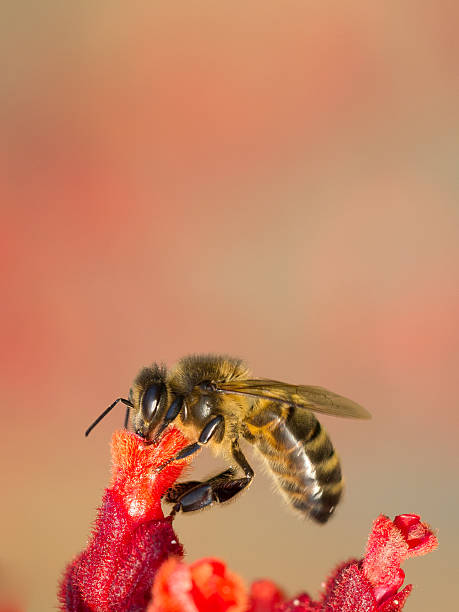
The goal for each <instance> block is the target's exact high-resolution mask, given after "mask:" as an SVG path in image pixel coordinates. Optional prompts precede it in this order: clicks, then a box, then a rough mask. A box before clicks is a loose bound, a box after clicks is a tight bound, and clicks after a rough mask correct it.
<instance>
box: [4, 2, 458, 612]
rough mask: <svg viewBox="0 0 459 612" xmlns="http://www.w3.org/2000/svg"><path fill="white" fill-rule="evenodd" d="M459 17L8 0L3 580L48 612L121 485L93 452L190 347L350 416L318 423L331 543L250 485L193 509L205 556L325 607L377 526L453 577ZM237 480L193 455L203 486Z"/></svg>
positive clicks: (420, 604)
mask: <svg viewBox="0 0 459 612" xmlns="http://www.w3.org/2000/svg"><path fill="white" fill-rule="evenodd" d="M458 18H459V9H458V5H457V3H454V2H451V3H446V2H438V1H435V2H434V1H433V0H432V1H427V2H423V3H418V2H412V1H410V0H408V1H407V2H403V3H400V2H384V3H370V4H368V3H366V2H363V1H360V2H359V1H353V2H346V3H336V4H334V3H327V5H326V6H325V5H324V6H321V7H319V8H318V7H317V6H315V4H314V3H308V2H285V3H284V2H282V3H277V2H254V3H250V5H249V6H247V4H245V3H244V4H241V5H235V4H234V3H231V4H228V5H227V4H224V3H215V2H203V1H200V2H193V3H183V5H180V6H178V5H177V4H176V3H168V2H160V3H129V5H128V4H125V3H114V2H108V1H105V2H98V3H93V2H73V3H67V2H65V3H54V2H40V3H24V4H23V3H21V2H11V3H10V6H9V7H6V17H5V18H4V19H2V25H1V26H0V27H2V28H3V30H4V31H3V32H2V34H1V37H0V40H1V44H2V46H3V47H4V48H3V52H2V56H3V57H4V58H6V60H7V65H6V71H5V72H2V74H3V77H2V87H1V89H2V90H3V93H2V106H1V110H0V120H1V121H2V128H1V129H2V134H3V136H2V138H1V142H0V172H1V177H0V178H1V189H2V192H3V193H2V194H0V197H1V202H2V204H3V206H2V208H3V211H2V230H3V231H2V242H1V247H0V248H1V249H2V250H3V251H4V253H3V256H2V258H1V262H2V264H1V265H2V274H1V281H0V282H1V283H2V285H3V287H2V303H1V307H2V314H1V325H2V339H1V345H2V351H1V354H2V363H1V368H0V377H1V398H2V406H3V408H2V411H3V419H2V422H3V426H2V431H3V432H4V433H3V436H2V445H1V451H0V452H1V463H2V466H3V469H2V480H3V484H2V503H1V505H0V508H1V510H0V513H1V521H0V525H1V528H0V529H1V531H0V533H1V548H0V585H1V588H2V589H4V590H5V591H10V592H11V591H13V592H16V593H19V595H20V596H21V597H22V599H23V601H25V602H26V604H25V608H26V609H27V610H31V611H32V612H39V611H42V610H50V609H53V607H55V605H56V599H55V592H56V584H57V580H58V577H59V574H60V572H61V571H62V570H63V569H64V567H65V565H66V563H67V562H68V561H69V560H70V559H71V557H72V555H74V554H76V553H77V552H78V551H79V550H80V549H81V548H82V547H84V545H85V541H86V537H87V535H88V532H89V525H90V522H91V520H92V519H93V518H94V515H95V508H96V506H97V505H98V503H99V501H100V497H101V493H102V490H103V488H104V486H105V485H106V483H107V481H108V474H109V441H110V436H111V432H112V431H113V430H114V429H115V428H117V427H118V426H119V425H120V424H121V423H122V418H123V417H122V411H121V410H119V411H118V412H115V413H114V414H113V415H111V416H110V418H107V419H106V420H105V422H104V423H103V424H101V425H100V427H99V428H98V429H97V430H95V431H94V433H93V435H92V436H91V437H90V438H88V439H85V438H84V437H83V431H84V429H85V428H86V426H87V425H88V424H89V423H90V422H91V420H92V419H93V418H94V417H95V416H96V415H97V414H99V413H100V412H101V411H102V410H103V409H104V408H105V407H106V406H107V405H108V404H109V403H110V402H111V401H112V400H113V399H114V398H116V397H118V396H120V395H125V394H126V393H127V392H128V389H129V386H130V383H131V380H132V379H133V377H134V376H135V374H136V372H137V370H138V369H139V368H140V367H141V366H143V365H145V364H148V363H151V362H152V361H165V362H166V363H168V364H170V365H171V364H172V363H173V362H174V361H175V360H176V359H178V358H179V357H181V356H182V355H184V354H187V353H190V352H209V351H214V352H226V353H229V354H235V355H238V356H241V357H243V358H245V359H246V360H247V361H248V363H249V364H250V366H251V368H252V370H253V372H254V374H255V375H258V376H265V377H272V378H277V379H281V380H282V379H283V380H286V381H289V382H296V383H304V384H308V383H309V384H319V385H323V386H327V387H329V388H331V389H333V390H335V391H337V392H340V393H343V394H345V395H348V396H350V397H352V398H353V399H355V400H357V401H359V402H360V403H362V404H363V405H365V406H366V407H367V408H368V409H369V410H370V411H371V412H372V414H373V420H372V421H370V422H350V421H345V420H340V419H332V418H323V421H322V422H323V423H324V424H325V426H326V427H327V429H328V430H329V432H330V434H331V435H332V438H333V440H334V442H335V444H336V447H337V449H338V451H339V453H340V455H341V458H342V462H343V469H344V473H345V477H346V481H347V492H346V496H345V499H344V501H343V503H342V505H341V506H340V508H339V510H338V512H337V513H336V516H335V518H334V519H333V520H332V521H331V522H330V523H329V524H328V525H327V526H325V527H320V526H316V525H314V524H312V523H310V522H304V521H301V520H299V519H297V518H295V516H293V515H291V514H290V513H289V511H288V509H287V508H286V507H285V506H284V504H283V502H282V500H281V499H280V497H278V496H277V495H276V494H274V493H273V492H272V491H273V488H272V484H271V482H270V480H269V478H268V477H267V475H266V474H264V473H263V468H262V467H260V463H259V462H258V461H257V460H256V458H255V457H254V456H253V454H252V453H250V451H248V455H249V456H250V458H251V460H252V462H253V463H254V465H255V467H256V471H257V477H256V479H255V481H254V483H253V486H252V487H251V489H250V490H249V491H248V492H247V493H246V494H245V495H244V496H242V497H241V498H240V499H238V500H237V503H236V502H235V503H234V504H231V505H230V506H229V507H225V508H215V509H212V510H210V511H207V512H203V513H201V514H199V515H190V516H180V517H178V518H177V521H176V529H177V532H178V534H179V537H180V539H181V541H182V543H183V544H184V545H185V547H186V549H187V551H188V555H189V559H196V558H198V557H201V556H207V555H216V556H218V557H222V558H223V559H225V560H226V561H227V562H228V564H229V566H230V567H231V568H232V569H233V570H235V571H237V572H239V573H240V574H241V575H242V576H243V577H244V578H245V579H246V580H247V581H249V580H251V579H253V578H255V577H260V576H266V577H272V578H274V579H276V580H277V581H278V582H279V583H280V584H282V585H284V586H285V588H286V589H287V591H288V592H289V593H291V594H293V593H294V592H297V591H299V590H302V589H308V590H309V591H310V592H312V593H313V594H316V593H317V591H318V589H319V588H320V583H321V581H322V579H324V578H325V576H326V574H327V572H328V571H329V570H330V569H331V568H332V566H333V565H334V564H335V562H337V561H340V560H343V559H345V558H347V557H349V556H351V555H360V554H361V552H362V550H363V548H364V545H365V541H366V537H367V533H368V531H369V528H370V525H371V522H372V520H373V519H374V518H375V517H376V516H377V515H378V514H379V513H380V512H383V513H386V514H388V515H389V516H394V515H395V514H397V513H403V512H416V513H418V514H421V515H422V517H423V518H424V519H425V520H427V521H429V522H430V523H431V524H432V525H433V526H434V527H436V528H438V534H439V538H440V549H439V550H438V551H436V552H435V553H433V554H432V555H429V556H428V557H426V558H424V559H418V560H416V561H410V562H408V563H407V564H406V566H405V568H404V569H405V570H406V572H407V580H408V581H410V582H413V583H414V584H415V590H414V593H413V595H412V597H411V598H410V600H409V602H408V605H407V607H406V609H407V610H408V611H410V610H411V611H414V610H416V611H418V612H422V611H428V610H429V611H431V610H439V609H440V608H441V607H442V606H446V605H447V604H448V603H450V602H451V600H452V593H453V590H455V589H456V587H455V585H456V583H457V569H458V568H457V562H456V550H457V546H458V541H457V539H456V538H457V523H456V516H457V512H458V510H457V508H458V501H459V500H458V492H457V480H458V465H457V457H458V452H457V443H458V424H459V418H458V400H457V390H456V386H457V378H458V368H459V275H458V263H459V206H458V196H459V183H458V161H459V145H458V135H459V130H458V128H459V110H458V109H459V87H458V86H459V76H458V70H457V67H458V60H459V45H458V37H457V22H458V21H457V20H458ZM219 467H220V462H219V460H217V459H215V458H213V457H211V456H209V454H208V453H202V455H201V457H199V458H198V459H197V460H196V471H197V473H199V474H203V473H209V472H213V471H216V470H217V469H218V468H219Z"/></svg>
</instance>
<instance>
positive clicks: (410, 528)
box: [394, 514, 438, 557]
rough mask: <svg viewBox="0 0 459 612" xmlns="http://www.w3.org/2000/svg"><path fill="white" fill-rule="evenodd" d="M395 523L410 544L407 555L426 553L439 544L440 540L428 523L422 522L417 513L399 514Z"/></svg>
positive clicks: (413, 555) (415, 555)
mask: <svg viewBox="0 0 459 612" xmlns="http://www.w3.org/2000/svg"><path fill="white" fill-rule="evenodd" d="M394 525H395V526H396V527H397V528H398V529H399V530H400V532H401V534H402V535H403V537H404V539H405V541H406V543H407V544H408V554H407V557H417V556H420V555H426V554H427V553H429V552H430V551H432V550H434V549H435V548H437V546H438V540H437V538H436V536H435V535H434V533H433V531H432V529H431V528H430V527H429V525H428V524H427V523H422V522H421V517H420V516H418V515H417V514H399V515H398V516H396V517H395V519H394Z"/></svg>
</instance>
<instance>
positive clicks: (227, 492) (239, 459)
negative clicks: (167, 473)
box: [171, 440, 253, 515]
mask: <svg viewBox="0 0 459 612" xmlns="http://www.w3.org/2000/svg"><path fill="white" fill-rule="evenodd" d="M232 455H233V458H234V460H235V461H236V463H237V464H238V466H239V467H240V468H242V470H243V472H244V476H243V477H242V478H234V474H235V470H234V469H233V468H230V469H228V470H225V471H224V472H222V473H221V474H218V475H217V476H214V477H213V478H210V479H209V480H207V481H205V482H202V483H199V484H197V485H195V486H193V485H194V482H190V483H181V484H183V485H188V484H189V485H190V488H189V489H188V487H187V488H185V491H186V492H184V493H182V495H180V497H179V498H178V500H177V503H176V504H175V506H174V508H173V509H172V513H171V514H172V515H174V514H176V513H177V512H179V511H180V510H182V512H194V511H195V510H201V509H202V508H205V507H206V506H210V505H211V504H213V503H222V502H225V501H228V500H229V499H231V498H232V497H234V496H235V495H237V494H238V493H240V492H241V491H242V490H243V489H245V488H246V487H247V486H248V485H249V484H250V482H251V481H252V478H253V470H252V468H251V467H250V465H249V463H248V461H247V459H246V458H245V456H244V454H243V453H242V451H241V449H240V448H239V444H238V442H237V440H235V441H234V442H233V444H232ZM178 486H180V485H178ZM182 490H183V489H182Z"/></svg>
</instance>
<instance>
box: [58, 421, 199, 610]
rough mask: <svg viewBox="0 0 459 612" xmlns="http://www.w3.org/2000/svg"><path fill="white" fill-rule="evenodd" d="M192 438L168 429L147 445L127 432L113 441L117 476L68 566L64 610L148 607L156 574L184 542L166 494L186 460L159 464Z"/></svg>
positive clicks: (62, 594) (62, 593)
mask: <svg viewBox="0 0 459 612" xmlns="http://www.w3.org/2000/svg"><path fill="white" fill-rule="evenodd" d="M187 443H188V440H187V439H186V438H185V437H184V436H183V435H182V434H181V433H180V432H179V431H178V430H176V429H169V430H168V431H166V432H165V434H164V435H163V436H162V438H161V441H160V443H159V444H158V445H157V446H155V445H149V446H147V445H145V443H144V442H142V440H140V438H139V437H138V436H136V435H134V434H131V433H128V432H126V431H121V432H116V433H115V434H114V435H113V439H112V459H113V477H112V482H111V486H110V488H108V489H106V490H105V493H104V496H103V500H102V506H101V507H100V508H99V512H98V516H97V519H96V523H95V527H94V530H93V533H92V536H91V539H90V541H89V544H88V547H87V548H86V550H85V551H84V552H82V553H81V554H80V555H79V556H78V557H77V558H76V559H75V560H74V561H73V562H72V563H71V564H70V565H69V566H68V568H67V570H66V573H65V576H64V580H63V581H62V584H61V588H60V591H59V600H60V604H61V610H65V611H68V612H86V611H90V610H97V611H98V612H105V611H107V612H108V611H110V612H117V611H119V612H121V611H123V612H124V611H126V610H145V607H146V605H147V603H148V600H149V599H150V592H151V585H152V583H153V579H154V577H155V575H156V572H157V571H158V569H159V568H160V566H161V565H162V563H163V561H165V560H166V559H167V558H168V557H169V555H175V556H177V555H179V556H181V555H182V554H183V549H182V546H181V545H180V544H179V543H178V540H177V537H176V535H175V533H174V531H173V529H172V522H171V520H170V519H169V518H164V515H163V512H162V509H161V497H162V495H164V493H165V491H166V490H167V489H168V488H169V487H170V486H171V485H172V484H173V483H174V482H175V480H176V479H177V478H178V476H179V475H180V473H181V472H182V470H183V468H184V467H185V465H186V463H187V462H188V460H187V459H185V460H182V461H179V462H173V463H171V464H169V465H168V466H167V467H166V468H165V469H163V470H162V471H161V472H159V473H157V472H155V468H157V467H158V466H159V465H161V464H162V463H163V462H165V461H167V459H169V458H170V457H173V456H174V455H175V454H176V453H177V452H178V451H179V450H180V449H182V448H183V447H184V446H186V444H187Z"/></svg>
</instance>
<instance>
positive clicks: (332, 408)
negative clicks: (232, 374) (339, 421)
mask: <svg viewBox="0 0 459 612" xmlns="http://www.w3.org/2000/svg"><path fill="white" fill-rule="evenodd" d="M217 390H218V391H219V392H220V393H227V394H232V395H246V396H249V397H254V398H260V399H269V400H271V401H273V402H281V403H284V404H290V405H291V406H298V407H299V408H306V409H307V410H312V411H313V412H321V413H322V414H330V415H333V416H340V417H347V418H353V419H370V418H371V415H370V413H369V412H368V411H367V410H366V409H365V408H363V407H362V406H360V405H359V404H357V403H356V402H353V401H352V400H350V399H348V398H347V397H343V396H342V395H338V394H337V393H333V391H328V389H324V388H323V387H313V386H307V385H289V384H287V383H283V382H279V381H277V380H269V379H265V378H258V379H252V380H250V379H249V380H232V381H229V382H226V383H218V385H217Z"/></svg>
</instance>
